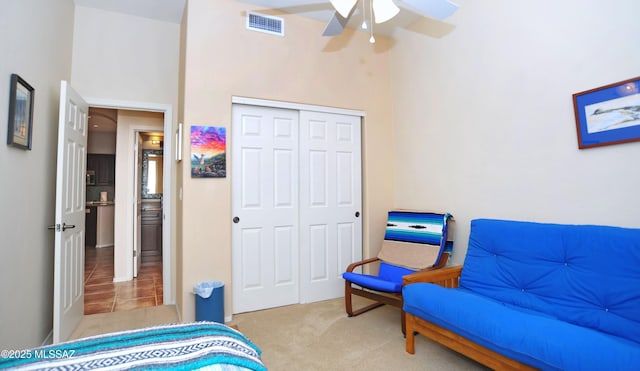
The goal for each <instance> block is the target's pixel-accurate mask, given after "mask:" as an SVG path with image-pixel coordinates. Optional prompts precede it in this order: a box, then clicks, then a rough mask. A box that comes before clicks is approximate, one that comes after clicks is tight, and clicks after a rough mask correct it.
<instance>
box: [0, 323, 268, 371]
mask: <svg viewBox="0 0 640 371" xmlns="http://www.w3.org/2000/svg"><path fill="white" fill-rule="evenodd" d="M261 353H262V352H261V350H260V349H259V348H258V347H257V346H256V345H254V344H253V343H252V342H251V341H250V340H249V339H247V338H246V337H245V336H244V335H243V334H242V333H241V332H239V331H237V330H235V329H233V328H231V327H228V326H225V325H223V324H219V323H216V322H195V323H181V324H172V325H164V326H156V327H147V328H144V329H140V330H131V331H122V332H114V333H109V334H104V335H98V336H92V337H87V338H83V339H78V340H74V341H69V342H65V343H60V344H55V345H48V346H43V347H39V348H36V349H30V350H19V351H18V350H17V351H3V354H2V358H0V369H6V368H9V369H19V370H42V369H56V370H100V369H109V370H136V369H139V370H141V369H172V370H225V371H226V370H258V371H260V370H266V367H265V366H264V364H263V363H262V360H261Z"/></svg>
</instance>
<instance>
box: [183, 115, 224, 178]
mask: <svg viewBox="0 0 640 371" xmlns="http://www.w3.org/2000/svg"><path fill="white" fill-rule="evenodd" d="M226 147H227V130H226V128H224V127H218V126H191V177H192V178H224V177H226V176H227V161H226V156H227V154H226Z"/></svg>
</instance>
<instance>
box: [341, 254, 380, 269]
mask: <svg viewBox="0 0 640 371" xmlns="http://www.w3.org/2000/svg"><path fill="white" fill-rule="evenodd" d="M378 260H380V259H378V258H377V257H375V258H369V259H365V260H361V261H359V262H355V263H351V264H349V266H348V267H347V272H353V270H354V269H356V268H357V267H359V266H361V265H365V264H369V263H373V262H377V261H378Z"/></svg>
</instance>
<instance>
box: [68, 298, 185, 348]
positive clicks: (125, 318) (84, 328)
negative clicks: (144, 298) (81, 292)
mask: <svg viewBox="0 0 640 371" xmlns="http://www.w3.org/2000/svg"><path fill="white" fill-rule="evenodd" d="M176 322H178V312H177V311H176V307H175V305H164V306H159V307H145V308H139V309H132V310H125V311H118V312H110V313H100V314H91V315H87V316H84V318H83V319H82V321H81V322H80V324H79V325H78V328H76V329H75V331H73V333H72V334H71V338H70V339H69V340H74V339H79V338H84V337H87V336H94V335H100V334H106V333H109V332H115V331H124V330H134V329H138V328H143V327H149V326H156V325H164V324H169V323H176Z"/></svg>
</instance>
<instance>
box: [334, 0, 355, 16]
mask: <svg viewBox="0 0 640 371" xmlns="http://www.w3.org/2000/svg"><path fill="white" fill-rule="evenodd" d="M330 1H331V5H333V8H334V9H335V10H336V11H337V12H338V13H340V15H341V16H343V17H344V18H349V16H350V15H351V12H352V11H353V7H354V6H356V3H357V2H358V0H330Z"/></svg>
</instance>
